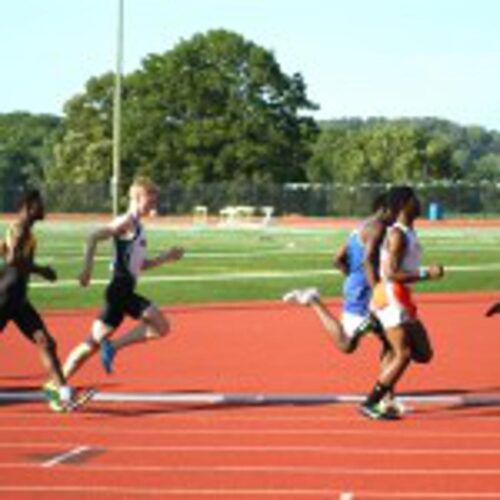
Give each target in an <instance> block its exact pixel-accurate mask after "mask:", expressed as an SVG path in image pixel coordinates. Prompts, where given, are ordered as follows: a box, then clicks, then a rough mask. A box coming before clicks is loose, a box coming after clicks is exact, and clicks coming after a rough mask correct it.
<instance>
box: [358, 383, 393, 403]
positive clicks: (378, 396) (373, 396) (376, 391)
mask: <svg viewBox="0 0 500 500" xmlns="http://www.w3.org/2000/svg"><path fill="white" fill-rule="evenodd" d="M390 391H391V387H388V386H386V385H383V384H381V383H380V382H377V383H376V384H375V387H374V388H373V390H372V392H371V393H370V394H369V395H368V396H367V398H366V399H365V402H364V403H363V404H364V405H365V406H374V405H376V404H377V403H380V401H382V399H383V398H384V396H385V395H386V394H387V393H388V392H390Z"/></svg>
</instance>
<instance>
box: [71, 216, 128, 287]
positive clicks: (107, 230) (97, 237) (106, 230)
mask: <svg viewBox="0 0 500 500" xmlns="http://www.w3.org/2000/svg"><path fill="white" fill-rule="evenodd" d="M131 225H132V221H131V217H130V216H129V215H128V214H126V215H124V216H121V217H117V218H116V219H114V220H113V221H112V222H111V223H110V224H108V225H107V226H104V227H100V228H98V229H96V230H95V231H93V232H92V233H90V235H89V236H88V238H87V243H86V245H85V256H84V260H83V269H82V271H81V273H80V275H79V277H78V281H79V282H80V285H81V286H87V285H88V284H89V283H90V279H91V277H92V269H93V266H94V257H95V253H96V250H97V245H98V244H99V243H101V242H103V241H106V240H109V239H111V238H113V237H114V236H118V235H120V234H123V233H125V232H127V231H128V230H129V229H130V227H131Z"/></svg>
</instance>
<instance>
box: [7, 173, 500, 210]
mask: <svg viewBox="0 0 500 500" xmlns="http://www.w3.org/2000/svg"><path fill="white" fill-rule="evenodd" d="M160 187H161V197H160V206H159V212H160V213H161V214H171V215H186V214H190V213H192V211H193V209H194V207H195V206H200V205H201V206H205V207H206V208H207V211H208V213H209V214H218V213H219V211H220V210H221V209H223V208H224V207H227V206H236V205H240V206H241V205H247V206H252V207H255V208H256V209H257V210H258V209H259V207H265V206H272V207H274V213H275V214H277V215H286V214H301V215H309V216H319V217H321V216H363V215H366V214H367V213H369V212H370V207H371V204H372V200H373V199H374V198H375V197H376V196H377V195H379V194H380V193H382V192H384V191H385V190H386V189H388V188H389V187H390V185H386V184H359V185H356V186H348V185H343V184H284V185H278V184H251V183H248V184H235V183H217V184H198V185H191V186H187V185H184V184H181V183H177V182H172V183H169V184H167V185H162V186H160ZM413 187H414V188H415V189H416V190H417V192H418V194H419V196H420V198H421V201H422V204H423V206H424V207H429V206H430V205H431V204H438V205H439V206H440V208H441V209H442V211H443V212H444V214H445V216H458V215H467V216H476V217H487V216H500V184H495V183H491V182H480V183H468V182H446V183H445V182H441V183H432V184H415V185H414V186H413ZM40 189H41V190H42V192H43V194H44V197H45V201H46V205H47V210H48V211H49V212H60V213H109V212H111V207H112V202H111V194H110V193H111V190H110V186H109V184H107V183H96V184H70V183H59V184H47V185H43V186H40ZM123 192H124V195H123V197H122V199H121V205H122V208H125V207H126V193H125V190H123ZM21 194H22V188H20V187H18V186H14V187H6V186H3V187H1V188H0V211H2V212H13V211H15V210H16V204H17V201H18V200H19V197H20V195H21Z"/></svg>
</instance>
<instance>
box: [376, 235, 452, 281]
mask: <svg viewBox="0 0 500 500" xmlns="http://www.w3.org/2000/svg"><path fill="white" fill-rule="evenodd" d="M405 247H406V238H405V235H404V233H403V232H402V231H401V230H400V229H398V228H394V229H392V230H391V231H390V233H389V235H388V251H389V259H388V261H387V262H386V263H385V265H386V268H385V273H386V276H387V278H388V279H389V280H390V281H397V282H399V283H415V282H416V281H422V280H433V279H439V278H442V277H443V274H444V270H443V267H442V266H440V265H431V266H428V267H427V268H425V273H424V274H422V273H421V272H420V271H417V272H414V271H405V270H403V269H401V262H402V260H403V256H404V253H405Z"/></svg>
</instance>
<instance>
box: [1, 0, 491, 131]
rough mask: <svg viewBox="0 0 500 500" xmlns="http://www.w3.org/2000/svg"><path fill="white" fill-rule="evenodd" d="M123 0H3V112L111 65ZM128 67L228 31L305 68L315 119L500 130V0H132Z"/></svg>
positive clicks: (49, 105) (69, 88) (46, 102)
mask: <svg viewBox="0 0 500 500" xmlns="http://www.w3.org/2000/svg"><path fill="white" fill-rule="evenodd" d="M117 3H118V0H0V19H1V29H0V54H1V57H0V61H1V63H0V64H1V65H2V77H1V78H0V112H10V111H15V110H27V111H31V112H37V113H38V112H48V113H55V114H61V113H62V108H63V104H64V102H65V101H66V100H67V99H69V98H70V97H71V96H73V95H74V94H75V93H77V92H80V91H81V90H82V89H83V86H84V84H85V82H86V81H87V79H88V78H90V77H91V76H97V75H100V74H102V73H104V72H106V71H108V70H112V69H114V61H115V38H116V12H117ZM125 11H126V12H125V18H126V21H125V37H126V40H125V70H126V72H130V71H133V70H135V69H137V68H138V67H139V66H140V62H141V60H142V59H143V58H144V57H145V56H146V55H147V54H150V53H162V52H165V51H167V50H170V49H172V48H173V47H174V46H175V44H176V43H177V42H179V40H181V39H188V38H190V37H191V36H192V35H193V34H195V33H198V32H204V31H207V30H209V29H216V28H225V29H229V30H233V31H236V32H238V33H240V34H242V35H243V36H245V37H246V38H247V39H250V40H252V41H253V42H255V43H257V44H259V45H261V46H263V47H265V48H267V49H270V50H272V51H273V52H274V54H275V56H276V58H277V60H278V61H279V62H280V64H281V66H282V68H283V70H284V71H285V72H287V73H294V72H299V73H301V74H302V75H303V77H304V79H305V81H306V83H307V86H308V94H309V97H310V98H311V99H312V100H313V101H314V102H316V103H317V104H318V105H319V106H320V110H319V111H318V112H317V113H316V114H315V116H316V117H317V118H340V117H345V116H360V117H367V116H386V117H401V116H438V117H442V118H447V119H450V120H454V121H456V122H458V123H461V124H463V125H472V124H476V125H482V126H484V127H486V128H489V129H496V130H500V29H499V26H500V2H499V1H497V0H377V1H375V0H307V1H305V0H125Z"/></svg>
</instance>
